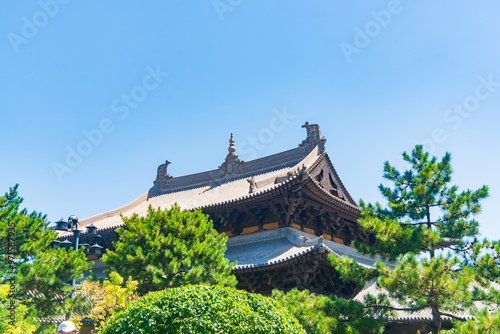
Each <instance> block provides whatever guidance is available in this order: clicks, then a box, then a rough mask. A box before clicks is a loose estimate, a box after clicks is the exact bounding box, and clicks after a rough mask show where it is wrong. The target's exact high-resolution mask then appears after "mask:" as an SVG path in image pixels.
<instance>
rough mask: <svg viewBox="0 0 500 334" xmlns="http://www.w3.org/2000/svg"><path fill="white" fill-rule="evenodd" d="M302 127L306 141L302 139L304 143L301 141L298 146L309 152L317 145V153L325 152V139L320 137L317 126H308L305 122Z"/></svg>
mask: <svg viewBox="0 0 500 334" xmlns="http://www.w3.org/2000/svg"><path fill="white" fill-rule="evenodd" d="M302 127H303V128H306V130H307V137H306V139H304V141H302V143H300V144H299V146H300V147H303V148H304V149H307V150H309V149H311V148H313V147H315V146H316V145H318V147H319V153H323V152H324V151H325V143H326V138H325V137H321V130H320V127H319V125H318V124H309V122H306V123H305V124H304V125H302Z"/></svg>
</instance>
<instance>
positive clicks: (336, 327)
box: [273, 289, 390, 334]
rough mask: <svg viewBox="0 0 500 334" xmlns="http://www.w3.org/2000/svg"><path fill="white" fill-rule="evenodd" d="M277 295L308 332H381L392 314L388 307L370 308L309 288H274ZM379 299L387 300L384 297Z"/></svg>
mask: <svg viewBox="0 0 500 334" xmlns="http://www.w3.org/2000/svg"><path fill="white" fill-rule="evenodd" d="M273 298H275V299H276V300H278V301H279V302H280V303H281V304H282V305H284V306H286V308H288V310H289V311H290V312H291V313H292V314H293V315H294V316H295V317H296V318H297V319H298V320H299V323H300V324H301V325H302V327H303V328H304V329H305V331H306V332H307V333H308V334H326V333H338V334H343V333H352V334H357V333H366V334H370V333H381V332H382V330H383V328H384V325H385V324H386V322H387V320H388V317H389V315H390V311H388V310H387V309H383V308H378V309H369V308H365V307H363V304H362V303H360V302H357V301H354V300H346V299H344V298H339V297H336V296H323V295H315V294H313V293H310V292H309V291H308V290H303V291H299V290H297V289H293V290H291V291H289V292H288V293H285V292H283V291H279V290H273ZM381 298H384V297H381ZM376 302H378V303H380V304H386V302H384V301H383V300H376Z"/></svg>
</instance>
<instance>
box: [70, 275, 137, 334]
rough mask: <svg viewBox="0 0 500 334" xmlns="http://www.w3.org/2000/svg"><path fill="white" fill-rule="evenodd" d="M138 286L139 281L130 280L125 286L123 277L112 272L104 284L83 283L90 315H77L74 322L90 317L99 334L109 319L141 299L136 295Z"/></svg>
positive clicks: (95, 331)
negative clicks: (129, 304) (132, 302)
mask: <svg viewBox="0 0 500 334" xmlns="http://www.w3.org/2000/svg"><path fill="white" fill-rule="evenodd" d="M137 284H138V282H137V281H132V280H128V281H127V282H126V283H125V286H124V282H123V277H121V276H120V275H119V274H118V273H116V272H111V273H110V274H109V280H105V281H103V282H100V281H88V280H85V281H83V283H82V287H81V294H82V296H83V297H84V298H85V306H86V307H87V309H88V314H83V315H81V314H80V315H77V316H76V317H74V319H73V322H74V323H75V324H76V323H79V322H80V321H81V320H82V319H83V318H86V317H88V318H90V319H92V321H93V323H94V331H93V332H94V333H97V332H98V331H99V329H100V328H101V327H102V325H103V324H104V322H106V320H107V319H108V318H109V317H111V316H112V315H113V314H115V313H117V312H119V311H121V310H122V309H124V308H125V307H126V306H127V305H128V303H129V302H130V301H133V300H135V299H137V298H139V296H138V295H137V294H136V293H135V291H136V290H137Z"/></svg>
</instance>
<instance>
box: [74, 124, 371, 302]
mask: <svg viewBox="0 0 500 334" xmlns="http://www.w3.org/2000/svg"><path fill="white" fill-rule="evenodd" d="M303 128H305V129H306V130H307V137H306V139H305V140H304V141H303V142H302V143H300V144H299V145H298V147H296V148H294V149H291V150H288V151H285V152H281V153H278V154H274V155H271V156H267V157H264V158H260V159H256V160H253V161H248V162H245V161H243V160H241V159H240V158H239V157H238V154H237V153H236V147H235V140H234V138H233V135H232V134H231V138H230V140H229V148H228V151H229V152H228V154H227V156H226V158H225V160H224V161H223V162H222V164H221V165H220V166H219V167H218V168H217V169H214V170H211V171H207V172H202V173H197V174H192V175H186V176H180V177H173V176H172V175H169V174H168V171H167V169H168V165H169V164H170V162H169V161H166V162H165V163H164V164H162V165H160V166H159V167H158V170H157V175H156V179H155V180H154V182H153V187H152V188H151V189H149V190H148V191H147V192H146V193H145V194H143V195H142V196H141V197H139V198H138V199H136V200H135V201H133V202H132V203H130V204H127V205H125V206H123V207H121V208H118V209H116V210H112V211H109V212H105V213H102V214H99V215H96V216H93V217H90V218H87V219H83V220H81V221H80V227H85V226H86V225H90V224H93V225H94V226H95V227H96V228H97V233H98V234H99V235H101V236H102V238H100V239H101V240H100V241H99V243H100V245H101V246H102V247H103V248H104V249H112V248H113V246H112V241H116V240H117V239H118V235H117V233H116V232H115V229H116V228H117V227H119V226H122V225H123V222H122V220H121V218H120V214H123V215H124V216H130V215H132V214H133V213H137V214H139V215H141V214H142V215H145V214H146V213H147V209H148V207H149V205H151V206H153V207H154V208H157V207H160V208H162V209H168V208H170V207H171V206H172V205H173V204H174V203H177V204H178V205H179V206H180V207H181V208H182V209H187V210H194V209H197V208H201V210H202V211H203V212H204V213H206V214H208V215H209V216H210V218H211V219H212V220H213V222H214V228H215V229H216V230H217V231H218V232H219V233H226V234H227V235H228V236H229V238H228V241H227V251H226V257H227V258H229V260H231V262H233V261H237V262H238V264H237V265H236V266H235V267H234V268H233V273H234V274H235V275H236V277H237V279H238V282H239V283H238V286H237V287H238V288H240V289H245V290H248V291H254V292H258V293H263V294H268V293H270V292H271V290H272V289H281V290H289V289H292V288H294V287H297V288H299V289H309V290H311V291H314V292H317V293H321V294H335V295H338V296H343V297H346V298H352V297H354V296H355V295H356V294H357V293H358V292H359V291H360V290H361V288H362V287H361V286H356V285H355V284H346V283H344V282H343V281H342V280H340V278H339V275H338V273H337V272H336V271H335V270H334V269H333V268H332V266H331V265H330V263H329V261H328V254H330V253H333V254H335V255H336V256H342V255H344V254H346V255H348V256H350V257H352V258H355V259H356V260H357V261H358V262H359V263H362V264H363V265H366V266H372V265H373V263H374V262H375V261H376V259H373V258H370V257H368V256H365V255H362V254H360V253H358V252H357V251H356V249H354V248H353V247H352V242H353V241H354V240H358V241H360V242H364V243H367V244H369V243H371V242H373V237H372V236H370V235H368V234H366V233H365V232H364V231H363V230H362V229H360V227H359V225H358V223H357V219H358V218H359V216H360V208H359V207H358V205H357V204H356V201H355V200H354V199H353V198H352V197H351V195H350V194H349V192H348V191H347V189H346V188H345V186H344V184H343V183H342V181H341V180H340V178H339V176H338V175H337V172H336V171H335V168H334V167H333V164H332V162H331V160H330V158H329V156H328V154H327V152H326V150H325V142H326V139H325V138H324V137H322V136H321V131H320V127H319V125H317V124H309V123H306V124H305V125H303ZM82 242H85V240H82ZM94 260H95V264H94V268H93V271H94V273H96V274H97V275H98V276H99V275H103V274H102V273H103V270H104V269H105V265H104V264H103V263H102V262H101V261H100V260H99V259H98V258H94Z"/></svg>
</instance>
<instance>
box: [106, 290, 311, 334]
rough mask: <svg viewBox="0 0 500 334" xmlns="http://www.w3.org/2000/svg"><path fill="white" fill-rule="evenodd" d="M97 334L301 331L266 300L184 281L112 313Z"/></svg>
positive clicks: (272, 302) (282, 311)
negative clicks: (182, 283)
mask: <svg viewBox="0 0 500 334" xmlns="http://www.w3.org/2000/svg"><path fill="white" fill-rule="evenodd" d="M100 333H101V334H111V333H117V334H118V333H120V334H139V333H144V334H146V333H147V334H155V333H158V334H159V333H162V334H163V333H186V334H187V333H252V334H257V333H262V334H264V333H265V334H269V333H301V334H305V331H304V330H303V329H302V327H301V326H300V325H299V323H298V321H297V319H296V318H295V317H294V316H293V315H291V314H290V313H288V311H287V310H285V309H283V308H281V307H280V306H279V304H277V303H276V301H274V300H273V299H271V298H267V297H264V296H261V295H257V294H253V293H248V292H245V291H241V290H236V289H233V288H225V287H209V286H202V285H188V286H183V287H179V288H172V289H167V290H163V291H157V292H151V293H149V294H147V295H146V296H144V297H142V298H140V299H138V300H137V301H135V302H133V303H132V304H130V306H129V307H127V308H126V309H125V310H123V311H121V312H119V313H117V314H115V315H114V316H113V317H112V318H110V319H109V320H108V321H107V322H106V323H105V325H104V327H103V329H102V330H101V332H100Z"/></svg>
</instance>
